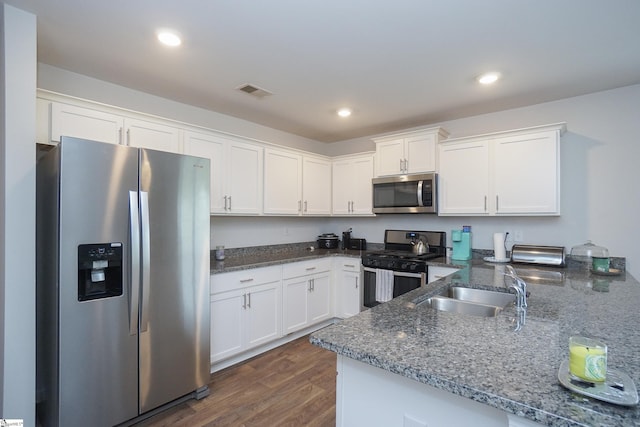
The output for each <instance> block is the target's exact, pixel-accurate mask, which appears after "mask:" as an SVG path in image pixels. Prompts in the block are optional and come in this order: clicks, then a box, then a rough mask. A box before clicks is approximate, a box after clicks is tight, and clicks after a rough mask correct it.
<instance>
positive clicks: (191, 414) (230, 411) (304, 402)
mask: <svg viewBox="0 0 640 427" xmlns="http://www.w3.org/2000/svg"><path fill="white" fill-rule="evenodd" d="M209 388H210V389H211V394H210V395H209V396H208V397H206V398H205V399H202V400H200V401H196V400H193V399H192V400H189V401H187V402H184V403H182V404H180V405H178V406H176V407H174V408H171V409H169V410H167V411H165V412H163V413H161V414H158V415H156V416H154V417H152V418H149V419H148V420H145V421H143V422H141V423H139V424H136V427H142V426H144V427H151V426H153V427H159V426H167V427H169V426H171V427H178V426H180V427H204V426H207V427H209V426H240V427H245V426H246V427H252V426H292V427H293V426H318V427H324V426H335V423H336V406H335V401H336V355H335V353H333V352H330V351H327V350H323V349H321V348H319V347H316V346H313V345H311V344H310V343H309V337H307V336H305V337H302V338H299V339H297V340H295V341H292V342H290V343H288V344H285V345H283V346H281V347H278V348H276V349H274V350H271V351H269V352H267V353H264V354H262V355H260V356H257V357H255V358H253V359H250V360H248V361H246V362H244V363H242V364H240V365H236V366H232V367H230V368H227V369H225V370H222V371H219V372H215V373H214V374H212V375H211V383H210V384H209Z"/></svg>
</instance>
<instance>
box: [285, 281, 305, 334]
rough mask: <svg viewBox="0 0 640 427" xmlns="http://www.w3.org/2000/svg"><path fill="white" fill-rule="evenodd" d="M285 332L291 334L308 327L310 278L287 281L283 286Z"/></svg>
mask: <svg viewBox="0 0 640 427" xmlns="http://www.w3.org/2000/svg"><path fill="white" fill-rule="evenodd" d="M282 285H283V286H282V292H283V295H282V301H283V304H282V305H283V312H284V313H283V319H282V323H283V332H284V334H289V333H291V332H295V331H297V330H298V329H302V328H304V327H305V326H307V324H308V322H307V319H308V318H309V315H308V307H307V294H308V293H309V290H310V289H311V282H310V279H309V276H304V277H297V278H294V279H287V280H285V281H284V282H283V284H282Z"/></svg>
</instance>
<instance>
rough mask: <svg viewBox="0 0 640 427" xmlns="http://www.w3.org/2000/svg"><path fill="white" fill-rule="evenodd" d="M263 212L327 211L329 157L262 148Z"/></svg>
mask: <svg viewBox="0 0 640 427" xmlns="http://www.w3.org/2000/svg"><path fill="white" fill-rule="evenodd" d="M264 213H265V214H272V215H329V214H330V213H331V162H330V160H329V159H326V158H322V157H319V156H308V155H303V154H299V153H298V152H295V151H290V150H283V149H275V148H265V152H264Z"/></svg>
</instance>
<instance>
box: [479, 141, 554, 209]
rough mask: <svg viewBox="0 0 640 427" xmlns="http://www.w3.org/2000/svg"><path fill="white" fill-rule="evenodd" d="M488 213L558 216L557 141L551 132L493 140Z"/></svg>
mask: <svg viewBox="0 0 640 427" xmlns="http://www.w3.org/2000/svg"><path fill="white" fill-rule="evenodd" d="M492 144H493V148H494V153H493V159H494V165H493V166H494V167H493V168H492V170H493V177H494V178H493V182H494V197H492V200H491V201H492V203H494V206H492V210H493V211H494V212H495V213H496V214H497V215H500V214H559V213H560V206H559V204H560V202H559V190H558V187H559V186H558V182H559V178H560V177H559V162H558V159H559V142H558V138H557V136H556V132H555V131H550V132H540V133H533V134H527V135H520V136H508V137H504V138H496V139H494V140H493V141H492Z"/></svg>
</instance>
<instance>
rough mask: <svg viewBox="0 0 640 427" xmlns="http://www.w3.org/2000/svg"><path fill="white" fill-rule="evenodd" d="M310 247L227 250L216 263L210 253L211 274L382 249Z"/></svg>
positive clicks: (359, 255) (281, 246) (355, 254)
mask: <svg viewBox="0 0 640 427" xmlns="http://www.w3.org/2000/svg"><path fill="white" fill-rule="evenodd" d="M312 246H315V242H305V243H298V244H290V245H274V246H261V247H248V248H238V249H228V250H226V251H225V259H224V261H216V260H215V258H214V256H213V253H212V256H211V274H220V273H228V272H231V271H239V270H248V269H252V268H260V267H268V266H270V265H278V264H286V263H290V262H297V261H305V260H309V259H317V258H325V257H328V256H348V257H354V258H361V257H362V255H363V254H365V253H366V252H367V251H371V250H379V249H381V247H382V245H380V244H375V243H374V244H370V245H369V247H368V249H367V250H349V249H347V250H344V249H315V248H314V249H313V250H310V249H309V248H310V247H312Z"/></svg>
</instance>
